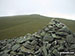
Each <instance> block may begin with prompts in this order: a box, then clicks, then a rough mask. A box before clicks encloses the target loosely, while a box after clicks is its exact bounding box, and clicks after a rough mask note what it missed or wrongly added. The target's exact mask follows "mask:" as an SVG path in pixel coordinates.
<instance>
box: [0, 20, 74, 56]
mask: <svg viewBox="0 0 75 56" xmlns="http://www.w3.org/2000/svg"><path fill="white" fill-rule="evenodd" d="M0 56H75V33H72V32H71V31H70V30H69V29H68V28H67V26H65V25H64V24H63V23H61V22H59V21H58V20H56V19H52V20H51V22H50V23H49V24H48V25H47V26H46V27H44V28H43V29H42V30H40V31H38V32H35V33H34V34H29V33H28V34H27V35H25V36H23V37H19V38H13V39H8V40H7V39H6V40H1V41H0Z"/></svg>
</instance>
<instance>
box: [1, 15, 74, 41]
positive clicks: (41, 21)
mask: <svg viewBox="0 0 75 56" xmlns="http://www.w3.org/2000/svg"><path fill="white" fill-rule="evenodd" d="M51 19H52V18H51V17H45V16H41V15H36V14H33V15H21V16H10V17H0V40H1V39H6V38H12V37H18V36H24V35H25V34H27V33H33V32H36V31H38V30H40V29H42V27H44V26H45V25H47V24H48V22H50V20H51ZM55 19H59V18H55ZM59 20H60V21H61V22H62V23H64V24H66V25H67V26H68V27H69V28H70V29H71V30H72V32H75V21H71V20H66V19H59Z"/></svg>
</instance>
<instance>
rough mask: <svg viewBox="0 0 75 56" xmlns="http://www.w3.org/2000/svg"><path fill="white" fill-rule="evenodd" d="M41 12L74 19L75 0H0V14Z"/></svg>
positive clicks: (11, 14)
mask: <svg viewBox="0 0 75 56" xmlns="http://www.w3.org/2000/svg"><path fill="white" fill-rule="evenodd" d="M20 14H21V15H22V14H25V15H26V14H41V15H45V16H49V17H62V18H67V19H73V20H75V0H0V16H13V15H20Z"/></svg>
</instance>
